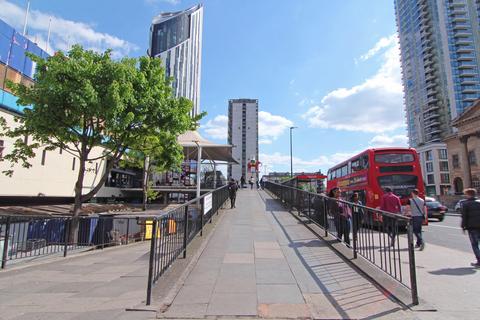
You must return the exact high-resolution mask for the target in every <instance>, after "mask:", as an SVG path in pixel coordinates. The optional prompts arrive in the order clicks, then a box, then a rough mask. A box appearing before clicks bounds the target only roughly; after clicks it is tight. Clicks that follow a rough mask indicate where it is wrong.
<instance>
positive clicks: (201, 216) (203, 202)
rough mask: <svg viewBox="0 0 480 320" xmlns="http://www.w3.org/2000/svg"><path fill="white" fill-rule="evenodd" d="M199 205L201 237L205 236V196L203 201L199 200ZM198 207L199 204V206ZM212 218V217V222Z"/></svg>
mask: <svg viewBox="0 0 480 320" xmlns="http://www.w3.org/2000/svg"><path fill="white" fill-rule="evenodd" d="M199 205H200V206H199V207H200V237H203V206H204V205H205V198H203V201H202V200H200V201H199ZM197 207H198V206H197ZM211 221H212V219H210V223H211Z"/></svg>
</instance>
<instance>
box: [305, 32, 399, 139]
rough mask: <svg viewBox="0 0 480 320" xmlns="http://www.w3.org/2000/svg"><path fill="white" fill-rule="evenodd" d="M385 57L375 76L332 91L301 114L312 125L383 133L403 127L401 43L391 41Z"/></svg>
mask: <svg viewBox="0 0 480 320" xmlns="http://www.w3.org/2000/svg"><path fill="white" fill-rule="evenodd" d="M392 37H393V36H392ZM392 37H389V38H388V39H390V38H392ZM379 42H381V41H379ZM377 46H380V47H381V46H383V44H382V45H378V44H377V45H376V46H375V47H377ZM382 58H383V63H382V65H381V67H380V69H379V70H378V71H377V73H376V74H375V75H374V76H372V77H371V78H368V79H366V80H365V81H364V82H363V83H361V84H359V85H356V86H353V87H351V88H338V89H336V90H333V91H331V92H330V93H328V94H327V95H326V96H324V97H323V99H322V100H321V103H320V105H315V106H312V107H311V108H310V109H309V110H308V111H307V112H306V113H305V114H303V115H302V117H303V118H304V119H305V120H306V121H307V122H308V123H309V125H310V126H312V127H320V128H333V129H336V130H348V131H363V132H379V133H381V132H387V131H392V130H395V129H398V128H401V127H404V125H405V121H404V112H403V89H402V82H401V73H400V49H399V46H398V44H397V43H396V42H395V43H391V44H390V47H388V49H387V50H386V51H385V53H384V54H383V57H382Z"/></svg>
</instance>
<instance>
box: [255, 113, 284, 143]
mask: <svg viewBox="0 0 480 320" xmlns="http://www.w3.org/2000/svg"><path fill="white" fill-rule="evenodd" d="M291 126H293V122H292V121H290V120H288V119H287V118H285V117H282V116H277V115H273V114H271V113H270V112H266V111H260V112H259V113H258V136H259V137H260V138H271V139H273V140H275V139H277V138H278V137H279V136H281V135H282V134H283V132H284V131H285V130H287V129H288V128H290V127H291Z"/></svg>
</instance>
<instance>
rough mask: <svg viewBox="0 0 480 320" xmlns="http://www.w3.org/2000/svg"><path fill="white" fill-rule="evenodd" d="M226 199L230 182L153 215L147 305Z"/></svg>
mask: <svg viewBox="0 0 480 320" xmlns="http://www.w3.org/2000/svg"><path fill="white" fill-rule="evenodd" d="M227 199H228V186H223V187H220V188H218V189H216V190H214V191H212V192H209V193H206V194H204V195H202V196H201V197H199V198H195V199H193V200H191V201H189V202H187V203H184V204H182V205H181V206H179V207H176V208H174V209H172V210H170V211H168V212H166V213H165V214H162V215H161V216H158V217H155V218H154V219H152V221H151V224H150V226H151V232H150V234H151V237H150V239H151V242H150V261H149V268H148V284H147V300H146V302H147V305H150V302H151V295H152V288H153V286H154V285H155V283H156V282H157V281H158V280H159V278H160V277H161V276H162V275H163V274H164V273H165V271H166V270H167V269H168V268H169V267H170V266H171V265H172V263H173V262H174V261H175V260H176V259H177V258H178V257H179V256H180V255H183V258H185V257H186V255H187V246H188V244H189V243H190V242H191V241H192V239H193V238H194V237H195V236H196V235H198V234H200V235H203V227H204V225H205V224H206V223H208V222H209V223H211V222H212V219H213V216H214V214H218V211H219V209H220V208H221V207H222V206H223V204H224V203H225V201H226V200H227Z"/></svg>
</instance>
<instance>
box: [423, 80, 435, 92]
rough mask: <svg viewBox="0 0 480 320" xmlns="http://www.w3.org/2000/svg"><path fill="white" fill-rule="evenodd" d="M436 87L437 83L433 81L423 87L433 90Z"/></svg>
mask: <svg viewBox="0 0 480 320" xmlns="http://www.w3.org/2000/svg"><path fill="white" fill-rule="evenodd" d="M436 86H437V82H435V81H428V82H427V84H426V85H425V89H427V90H428V89H430V88H435V87H436Z"/></svg>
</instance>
